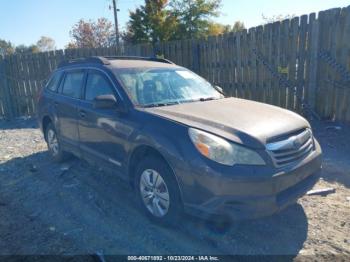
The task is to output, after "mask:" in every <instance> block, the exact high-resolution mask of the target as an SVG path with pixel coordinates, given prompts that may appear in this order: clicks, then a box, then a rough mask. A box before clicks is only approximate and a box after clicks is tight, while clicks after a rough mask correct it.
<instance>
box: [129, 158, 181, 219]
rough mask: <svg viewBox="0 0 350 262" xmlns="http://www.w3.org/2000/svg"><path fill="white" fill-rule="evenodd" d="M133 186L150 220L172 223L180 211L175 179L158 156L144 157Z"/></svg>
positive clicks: (178, 193)
mask: <svg viewBox="0 0 350 262" xmlns="http://www.w3.org/2000/svg"><path fill="white" fill-rule="evenodd" d="M135 188H136V191H137V192H138V198H139V203H140V205H141V208H142V209H143V210H144V212H145V213H146V215H147V216H148V217H149V218H151V220H153V221H155V222H157V223H162V224H168V225H169V224H171V225H174V224H175V223H176V222H177V220H178V218H179V215H180V214H181V213H182V204H181V199H180V192H179V189H178V185H177V181H176V179H175V176H174V174H173V172H172V170H171V169H170V168H169V166H168V165H167V164H166V163H165V162H164V160H162V159H160V158H158V157H148V158H145V159H144V160H143V161H141V163H140V164H139V165H138V167H137V171H136V178H135Z"/></svg>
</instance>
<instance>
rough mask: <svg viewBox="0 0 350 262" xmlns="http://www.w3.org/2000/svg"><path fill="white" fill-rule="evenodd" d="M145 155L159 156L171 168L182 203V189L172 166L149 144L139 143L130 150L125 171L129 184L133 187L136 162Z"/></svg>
mask: <svg viewBox="0 0 350 262" xmlns="http://www.w3.org/2000/svg"><path fill="white" fill-rule="evenodd" d="M145 156H156V157H158V158H160V159H161V160H162V161H164V163H165V164H166V165H167V166H168V167H169V169H170V170H171V172H172V174H173V176H174V178H175V181H176V184H177V185H176V186H177V188H178V190H179V193H180V200H181V203H182V204H183V197H182V190H181V187H180V183H179V181H178V178H177V176H176V173H175V171H174V169H173V168H172V166H171V164H170V163H169V161H168V160H167V159H166V158H165V157H164V156H163V154H162V153H161V152H159V150H157V149H156V148H154V147H152V146H150V145H139V146H137V147H136V148H135V149H134V150H133V151H132V153H131V156H130V158H129V162H128V171H127V172H128V177H129V183H130V185H131V186H132V187H133V188H134V183H133V182H134V179H135V175H136V174H135V173H136V168H137V163H139V161H140V160H141V159H142V158H143V157H145Z"/></svg>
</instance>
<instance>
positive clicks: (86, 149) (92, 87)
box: [79, 69, 131, 170]
mask: <svg viewBox="0 0 350 262" xmlns="http://www.w3.org/2000/svg"><path fill="white" fill-rule="evenodd" d="M110 94H111V95H114V96H115V97H116V100H117V103H120V102H121V99H120V97H119V95H118V94H117V92H116V89H115V87H114V85H113V84H112V82H111V81H110V79H109V78H108V77H107V75H106V74H105V73H104V72H101V71H99V70H94V69H91V70H89V71H88V75H87V80H86V86H85V96H84V100H83V101H82V103H81V106H80V109H79V137H80V147H81V149H82V153H83V154H84V156H85V157H86V158H90V159H91V160H93V161H96V160H100V161H102V162H104V163H107V164H109V166H110V167H112V168H113V169H117V170H120V169H121V168H122V163H123V161H124V157H125V150H124V146H125V143H126V140H127V137H128V134H129V132H130V131H131V129H130V127H129V126H128V125H127V124H126V123H125V119H124V116H122V115H120V114H119V113H118V112H117V110H116V109H114V108H113V109H95V108H93V103H92V102H93V100H94V98H95V97H96V96H99V95H110Z"/></svg>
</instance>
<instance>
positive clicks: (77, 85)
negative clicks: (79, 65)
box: [54, 69, 86, 155]
mask: <svg viewBox="0 0 350 262" xmlns="http://www.w3.org/2000/svg"><path fill="white" fill-rule="evenodd" d="M85 75H86V72H85V70H80V69H79V70H68V71H66V72H65V76H64V79H63V80H62V82H61V85H60V88H59V95H58V96H57V99H56V100H55V102H54V106H55V107H56V109H57V115H58V125H59V126H58V129H59V137H60V140H61V143H62V145H63V146H64V147H65V148H68V149H69V150H70V151H72V152H73V153H75V154H77V155H80V151H79V134H78V118H79V112H78V106H79V103H80V102H81V97H82V89H83V84H84V81H85Z"/></svg>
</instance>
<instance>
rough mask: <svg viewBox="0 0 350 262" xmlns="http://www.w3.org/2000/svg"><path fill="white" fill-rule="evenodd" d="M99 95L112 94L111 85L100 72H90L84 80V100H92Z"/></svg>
mask: <svg viewBox="0 0 350 262" xmlns="http://www.w3.org/2000/svg"><path fill="white" fill-rule="evenodd" d="M100 95H114V92H113V86H112V85H111V83H110V82H109V81H108V80H107V79H106V78H105V77H104V76H103V75H102V74H100V73H98V72H90V73H89V74H88V78H87V82H86V89H85V100H87V101H92V100H94V98H95V97H97V96H100Z"/></svg>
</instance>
